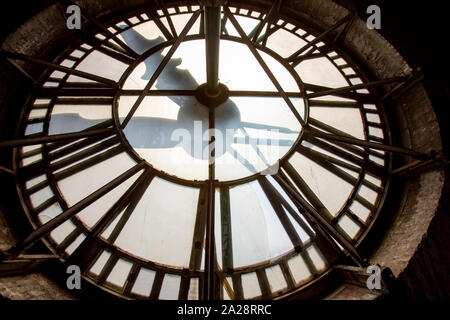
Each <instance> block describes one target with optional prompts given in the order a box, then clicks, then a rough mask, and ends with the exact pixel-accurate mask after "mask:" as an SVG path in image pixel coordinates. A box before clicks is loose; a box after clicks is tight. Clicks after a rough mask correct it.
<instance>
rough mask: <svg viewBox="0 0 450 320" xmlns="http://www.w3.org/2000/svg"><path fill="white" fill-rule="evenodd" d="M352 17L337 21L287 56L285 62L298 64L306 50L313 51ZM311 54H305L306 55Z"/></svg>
mask: <svg viewBox="0 0 450 320" xmlns="http://www.w3.org/2000/svg"><path fill="white" fill-rule="evenodd" d="M351 17H352V15H348V16H346V17H344V18H343V19H341V20H339V21H338V22H337V23H336V24H334V25H333V26H332V27H330V28H329V29H328V30H326V31H324V32H323V33H321V34H320V35H319V36H317V37H316V38H315V39H314V40H312V41H311V42H308V44H306V45H305V46H303V47H302V48H300V49H299V50H298V51H297V52H294V53H293V54H292V55H291V56H289V57H288V58H287V59H286V60H287V61H288V62H291V63H293V64H294V65H296V64H298V63H297V60H299V59H301V58H302V54H303V53H304V52H306V51H307V50H308V49H311V50H313V51H314V50H315V48H314V46H315V45H316V44H318V43H319V42H320V41H322V40H324V39H326V38H327V37H328V36H329V34H330V33H331V32H333V31H334V30H336V29H337V28H339V27H340V26H342V25H343V24H344V23H347V22H348V21H349V20H350V19H351ZM309 53H312V52H309V51H308V52H307V54H309Z"/></svg>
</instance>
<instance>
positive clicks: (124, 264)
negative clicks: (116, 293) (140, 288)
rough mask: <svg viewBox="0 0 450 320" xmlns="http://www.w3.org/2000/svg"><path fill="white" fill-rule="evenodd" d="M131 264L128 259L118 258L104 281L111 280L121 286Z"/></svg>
mask: <svg viewBox="0 0 450 320" xmlns="http://www.w3.org/2000/svg"><path fill="white" fill-rule="evenodd" d="M132 266H133V264H132V263H131V262H129V261H126V260H123V259H119V260H118V261H117V263H116V265H115V266H114V268H113V269H112V271H111V273H110V274H109V276H108V278H107V279H106V281H108V282H111V283H112V284H115V285H117V286H119V287H122V286H123V285H124V284H125V281H126V280H127V277H128V274H129V273H130V270H131V267H132Z"/></svg>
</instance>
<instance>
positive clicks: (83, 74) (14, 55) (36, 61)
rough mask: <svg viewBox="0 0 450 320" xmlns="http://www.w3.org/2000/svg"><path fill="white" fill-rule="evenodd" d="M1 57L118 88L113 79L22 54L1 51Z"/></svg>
mask: <svg viewBox="0 0 450 320" xmlns="http://www.w3.org/2000/svg"><path fill="white" fill-rule="evenodd" d="M0 55H2V56H4V57H7V58H10V59H17V60H22V61H26V62H30V63H34V64H37V65H41V66H44V67H46V68H49V69H51V70H57V71H61V72H65V73H69V74H71V75H74V76H78V77H81V78H85V79H88V80H93V81H96V82H99V83H103V84H106V85H108V86H109V87H117V83H116V82H115V81H113V80H111V79H107V78H104V77H100V76H97V75H95V74H92V73H88V72H84V71H80V70H75V69H71V68H68V67H63V66H61V65H58V64H54V63H50V62H47V61H44V60H41V59H38V58H35V57H31V56H27V55H24V54H21V53H16V52H10V51H6V50H1V51H0Z"/></svg>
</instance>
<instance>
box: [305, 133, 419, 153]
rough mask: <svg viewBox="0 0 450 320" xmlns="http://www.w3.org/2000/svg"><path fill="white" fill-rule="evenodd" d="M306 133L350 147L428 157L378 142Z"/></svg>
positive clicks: (327, 134) (335, 135)
mask: <svg viewBox="0 0 450 320" xmlns="http://www.w3.org/2000/svg"><path fill="white" fill-rule="evenodd" d="M305 131H307V132H308V134H312V135H313V136H315V137H317V138H322V139H325V140H328V141H338V142H343V143H345V144H350V145H354V146H360V147H365V148H370V149H376V150H381V151H386V152H391V153H398V154H403V155H407V156H411V157H414V158H419V159H424V158H426V157H427V155H426V154H424V153H420V152H417V151H414V150H411V149H406V148H400V147H394V146H391V145H387V144H383V143H377V142H370V141H366V140H360V139H357V138H352V137H349V136H342V135H337V134H330V133H325V132H322V131H319V130H314V129H313V130H311V128H309V127H308V128H305Z"/></svg>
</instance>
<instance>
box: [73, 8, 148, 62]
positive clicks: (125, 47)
mask: <svg viewBox="0 0 450 320" xmlns="http://www.w3.org/2000/svg"><path fill="white" fill-rule="evenodd" d="M64 1H65V2H66V3H68V4H71V5H77V4H76V3H74V2H73V1H71V0H64ZM81 15H83V16H84V17H85V18H86V19H87V20H88V21H89V22H91V23H92V24H93V25H94V26H95V27H97V28H98V29H99V30H100V31H101V32H102V33H104V34H105V35H106V36H107V37H108V38H110V39H112V40H113V41H114V42H115V43H117V44H118V45H119V46H120V47H121V48H122V49H123V50H124V51H125V52H127V53H128V54H129V55H130V56H131V57H133V58H137V57H138V56H139V55H138V54H137V53H136V52H135V51H134V50H133V49H131V48H130V47H129V46H128V45H127V44H126V43H125V42H123V41H122V40H120V39H119V37H117V36H116V35H115V34H113V33H112V32H111V31H109V30H108V28H107V27H105V26H104V25H103V24H102V23H100V22H99V21H98V20H97V19H96V18H94V17H93V16H91V15H90V14H89V13H88V11H87V10H86V9H82V10H81Z"/></svg>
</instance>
